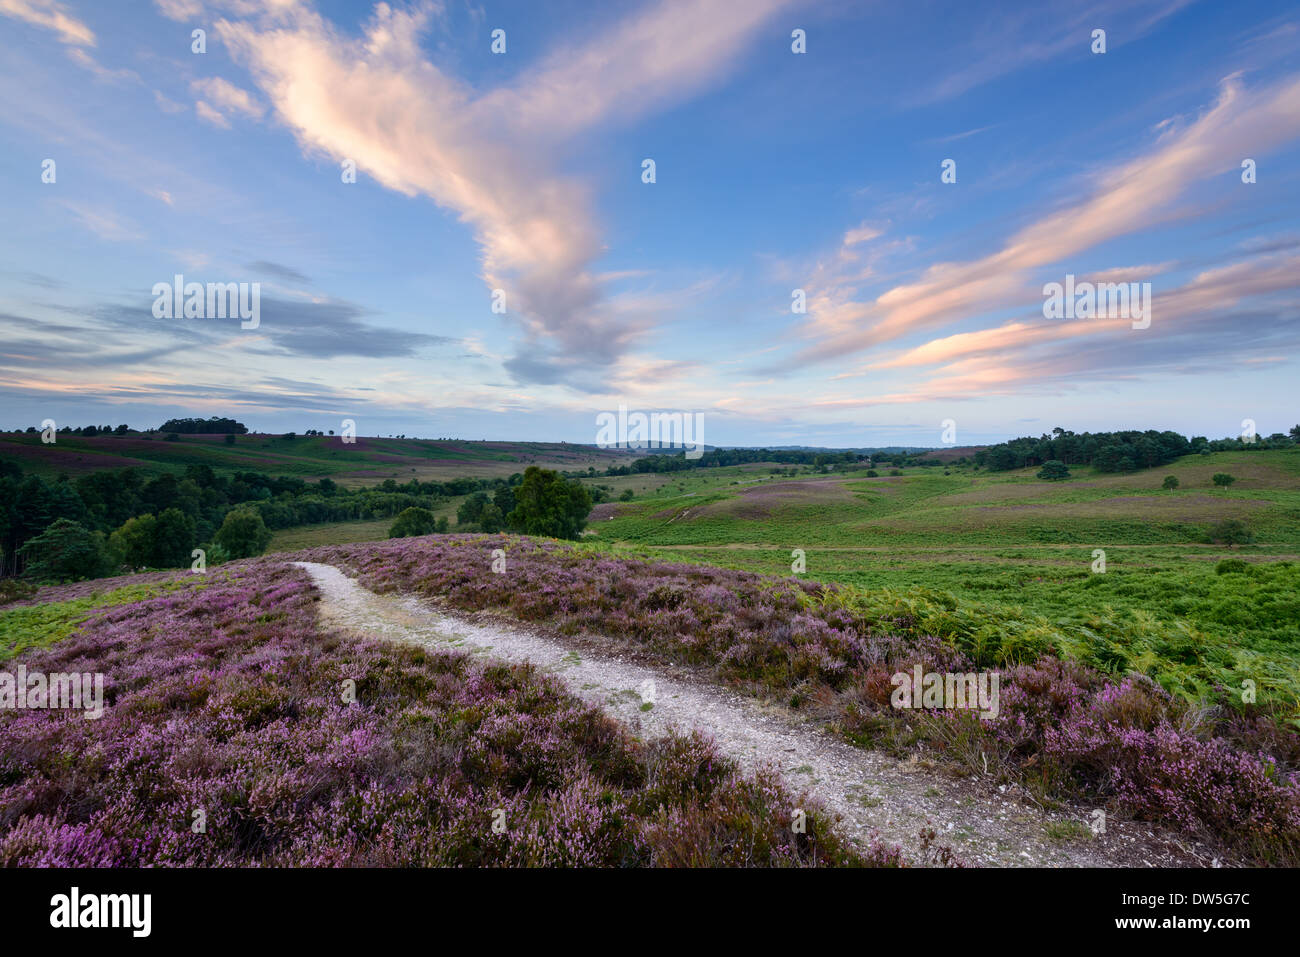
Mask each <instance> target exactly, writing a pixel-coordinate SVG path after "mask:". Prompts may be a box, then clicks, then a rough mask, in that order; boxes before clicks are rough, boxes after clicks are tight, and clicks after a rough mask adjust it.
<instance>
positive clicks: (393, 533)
mask: <svg viewBox="0 0 1300 957" xmlns="http://www.w3.org/2000/svg"><path fill="white" fill-rule="evenodd" d="M437 529H438V520H437V519H436V518H435V517H434V515H433V512H431V511H429V510H428V509H427V508H416V507H412V508H407V509H403V510H402V511H401V512H399V513H398V515H397V518H396V520H394V522H393V524H392V527H391V528H389V529H388V537H389V538H411V537H415V536H417V535H432V534H433V533H434V532H435V531H437Z"/></svg>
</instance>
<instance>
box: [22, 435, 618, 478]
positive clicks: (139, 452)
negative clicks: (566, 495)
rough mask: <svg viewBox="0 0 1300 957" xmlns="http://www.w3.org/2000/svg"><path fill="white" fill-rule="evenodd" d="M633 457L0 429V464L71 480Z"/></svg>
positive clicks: (404, 470)
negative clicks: (136, 473) (193, 470)
mask: <svg viewBox="0 0 1300 957" xmlns="http://www.w3.org/2000/svg"><path fill="white" fill-rule="evenodd" d="M634 457H635V456H632V455H629V454H628V453H626V452H620V451H617V450H612V449H611V450H604V449H598V448H595V447H593V446H587V445H574V444H571V443H565V442H476V441H470V440H433V439H394V438H378V437H363V436H358V437H357V439H356V441H355V442H354V443H352V444H348V445H345V444H344V443H343V440H342V438H340V437H339V436H322V435H314V436H296V437H294V438H287V437H285V436H281V435H265V434H250V435H236V436H234V442H233V444H230V445H227V444H226V436H225V435H181V436H179V437H178V438H177V439H176V440H172V441H169V440H168V439H167V438H166V436H165V434H164V433H161V432H155V433H152V434H149V433H139V432H134V433H128V434H125V435H97V436H93V437H85V436H79V435H59V436H58V441H57V442H55V443H51V444H49V445H46V444H44V443H42V442H41V437H40V435H39V434H27V433H15V432H10V433H0V462H12V463H14V464H16V465H19V466H21V467H22V469H23V471H25V472H28V473H31V474H36V475H41V476H45V477H52V476H55V475H58V474H59V473H67V474H68V475H71V476H73V477H74V478H75V477H76V476H78V475H84V474H86V473H88V472H95V471H99V470H101V469H123V468H138V469H141V470H142V471H145V472H147V473H159V472H167V471H178V470H181V469H184V468H185V467H186V466H189V465H208V466H211V467H212V468H213V469H214V470H216V471H218V472H222V471H230V472H233V471H258V472H266V473H271V474H275V475H293V476H298V477H300V478H304V479H320V478H325V477H329V478H333V479H334V480H335V481H339V482H343V483H344V484H349V485H353V484H358V485H368V484H372V483H375V482H381V481H383V480H384V479H388V478H396V479H399V480H403V481H405V480H409V479H412V478H419V479H420V480H422V481H432V480H441V479H447V478H452V477H457V476H471V477H490V476H496V475H509V474H511V473H512V472H521V471H523V470H524V468H525V467H527V466H529V465H540V466H543V467H546V468H553V469H560V470H569V471H573V470H578V469H586V468H596V469H598V470H603V469H606V468H608V467H609V466H611V465H619V464H624V463H626V462H628V461H631V459H632V458H634Z"/></svg>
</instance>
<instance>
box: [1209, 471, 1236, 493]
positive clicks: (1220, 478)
mask: <svg viewBox="0 0 1300 957" xmlns="http://www.w3.org/2000/svg"><path fill="white" fill-rule="evenodd" d="M1212 481H1213V482H1214V484H1215V485H1217V486H1219V488H1221V489H1223V490H1224V491H1225V492H1226V491H1227V490H1228V486H1229V485H1231V484H1232V483H1233V482H1235V481H1237V479H1236V478H1235V477H1234V476H1232V475H1229V474H1228V473H1227V472H1215V473H1214V478H1213V479H1212Z"/></svg>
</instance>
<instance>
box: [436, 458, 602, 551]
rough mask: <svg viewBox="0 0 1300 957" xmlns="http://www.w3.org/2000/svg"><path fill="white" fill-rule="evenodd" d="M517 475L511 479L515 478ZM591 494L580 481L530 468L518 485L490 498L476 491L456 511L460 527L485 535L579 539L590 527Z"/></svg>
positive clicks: (556, 473) (510, 486) (505, 488)
mask: <svg viewBox="0 0 1300 957" xmlns="http://www.w3.org/2000/svg"><path fill="white" fill-rule="evenodd" d="M513 477H514V476H511V478H513ZM591 507H592V498H591V493H590V492H589V491H588V490H587V488H586V486H584V485H583V484H582V483H581V482H576V481H573V480H571V479H567V478H565V477H564V476H562V475H560V474H559V473H558V472H553V471H551V470H550V469H543V468H539V467H538V466H536V465H530V466H529V467H528V468H527V469H525V470H524V474H523V477H522V479H521V480H520V481H519V482H518V483H511V484H507V485H505V486H503V487H502V488H499V489H497V490H496V492H495V494H493V495H492V496H489V495H488V494H487V493H486V492H475V493H474V494H473V495H471V496H470V497H469V498H467V499H466V500H465V501H464V502H462V503H461V506H460V508H459V509H457V511H456V522H457V524H458V525H477V526H478V527H479V529H480V530H481V531H484V532H489V533H493V532H500V531H503V530H504V531H511V532H517V533H519V534H521V535H544V536H548V537H550V538H577V537H578V536H579V535H580V534H581V533H582V530H583V529H584V528H585V527H586V525H587V515H588V514H589V513H590V512H591Z"/></svg>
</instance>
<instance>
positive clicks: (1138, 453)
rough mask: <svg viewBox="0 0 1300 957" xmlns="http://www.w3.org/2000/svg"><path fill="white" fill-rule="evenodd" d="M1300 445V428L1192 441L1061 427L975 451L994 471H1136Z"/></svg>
mask: <svg viewBox="0 0 1300 957" xmlns="http://www.w3.org/2000/svg"><path fill="white" fill-rule="evenodd" d="M1297 441H1300V425H1297V426H1295V427H1294V428H1292V429H1291V431H1290V433H1283V432H1275V433H1273V434H1272V435H1270V436H1268V437H1267V438H1265V437H1263V436H1257V437H1255V438H1254V439H1253V440H1250V441H1247V440H1246V439H1243V438H1230V439H1215V440H1213V441H1211V440H1210V439H1207V438H1206V437H1205V436H1203V435H1198V436H1196V437H1194V438H1191V439H1188V438H1187V437H1185V436H1182V435H1179V434H1178V433H1177V432H1168V431H1166V432H1157V431H1155V430H1154V429H1148V430H1147V431H1145V432H1081V433H1075V432H1071V431H1069V430H1068V429H1061V428H1056V429H1053V430H1052V431H1051V433H1050V434H1048V435H1041V436H1039V437H1038V438H1032V437H1029V436H1026V437H1024V438H1019V439H1012V440H1011V441H1009V442H1002V443H1000V444H998V445H991V446H989V447H988V448H987V449H982V450H980V451H979V452H976V453H975V463H976V464H977V465H981V466H987V467H988V468H989V469H990V470H991V471H995V472H1000V471H1005V470H1007V469H1021V468H1027V467H1030V466H1035V465H1039V466H1042V465H1046V464H1047V463H1049V462H1059V463H1061V464H1063V465H1066V466H1069V465H1091V466H1092V467H1093V468H1095V469H1097V471H1099V472H1133V471H1136V470H1138V469H1145V468H1152V467H1154V466H1157V465H1165V464H1167V463H1169V462H1172V461H1173V460H1174V459H1176V458H1179V457H1180V456H1183V455H1189V454H1193V453H1198V452H1199V453H1204V454H1207V455H1208V454H1209V453H1210V452H1240V451H1248V452H1249V451H1262V450H1264V449H1279V448H1288V447H1290V446H1293V445H1295V444H1296V442H1297Z"/></svg>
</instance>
